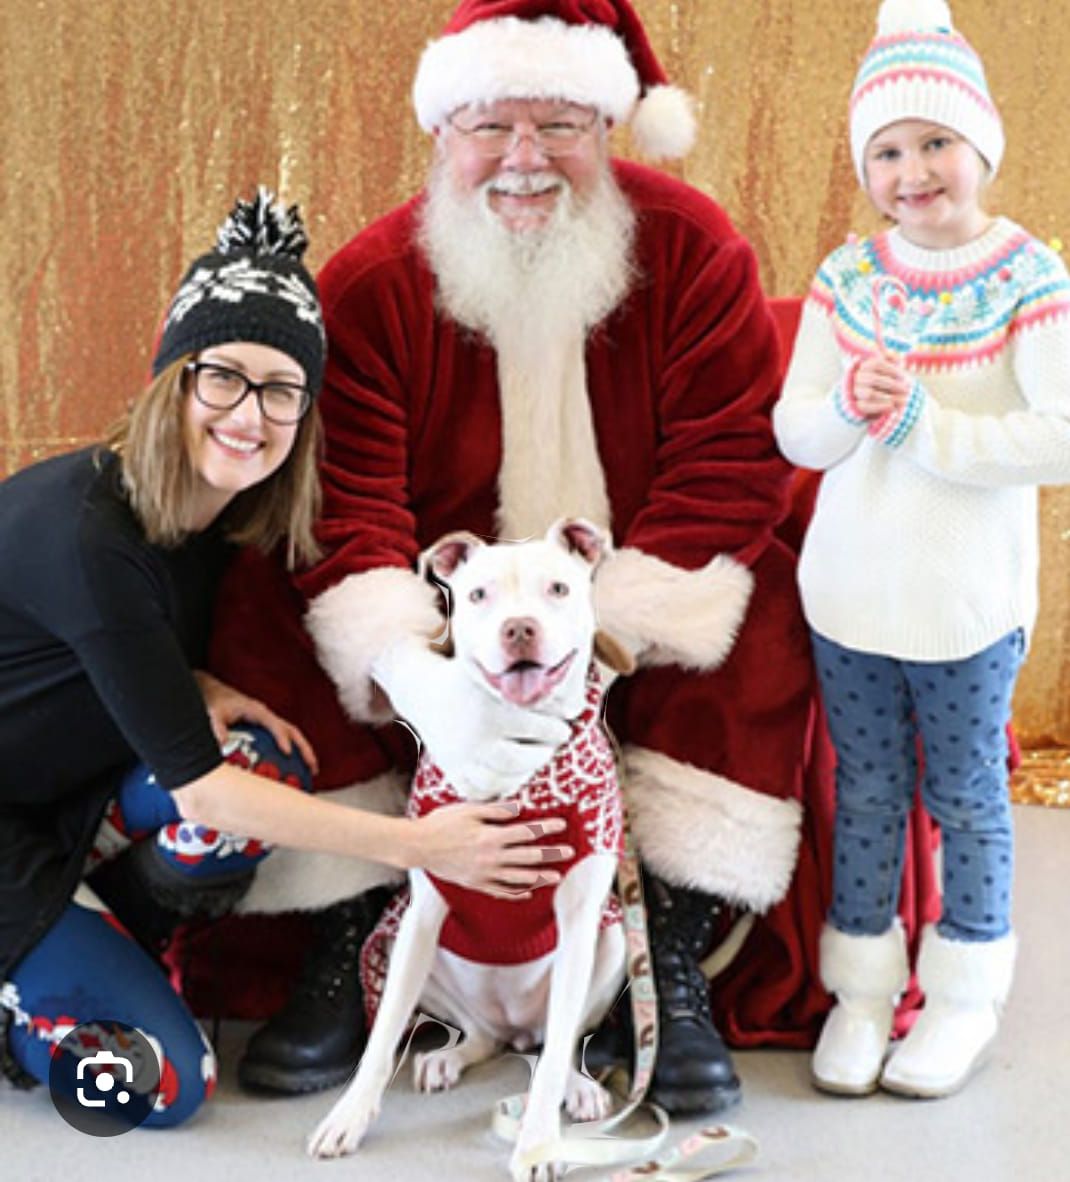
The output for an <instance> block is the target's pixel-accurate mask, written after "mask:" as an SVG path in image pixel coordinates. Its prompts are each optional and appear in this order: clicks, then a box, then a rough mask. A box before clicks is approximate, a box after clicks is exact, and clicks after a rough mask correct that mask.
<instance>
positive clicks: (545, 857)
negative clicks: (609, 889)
mask: <svg viewBox="0 0 1070 1182" xmlns="http://www.w3.org/2000/svg"><path fill="white" fill-rule="evenodd" d="M515 816H516V808H515V807H514V806H512V805H509V804H451V805H446V806H444V807H443V808H440V809H436V810H435V811H434V812H432V813H429V814H428V815H427V816H424V817H421V818H420V819H419V820H417V821H414V822H412V825H413V830H414V833H415V835H416V839H415V846H416V848H415V850H414V854H413V857H412V861H411V865H413V866H419V867H421V868H422V869H424V870H427V871H428V872H429V873H431V874H434V875H436V876H437V877H439V878H444V879H446V880H447V881H449V882H455V883H457V884H458V885H460V886H464V887H469V888H471V889H472V890H477V891H483V892H485V893H486V894H488V895H494V896H495V897H496V898H499V899H527V898H530V897H531V893H532V891H534V890H537V889H538V888H539V887H544V886H553V885H554V884H555V883H557V882H559V881H560V880H561V875H560V874H559V873H558V872H557V871H556V870H548V869H547V866H549V865H552V864H553V863H555V862H564V861H567V860H568V859H569V858H571V857H572V856H573V854H574V851H573V849H572V847H571V846H567V845H539V844H536V843H537V842H539V841H540V840H541V839H542V838H543V837H546V836H549V835H551V834H554V833H560V832H561V830H562V829H564V828H565V822H564V821H562V820H559V819H558V818H553V819H548V820H544V821H531V822H525V823H521V824H516V825H509V824H505V822H507V821H509V820H510V819H512V818H513V817H515Z"/></svg>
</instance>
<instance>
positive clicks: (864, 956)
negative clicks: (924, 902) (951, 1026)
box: [811, 919, 910, 1096]
mask: <svg viewBox="0 0 1070 1182" xmlns="http://www.w3.org/2000/svg"><path fill="white" fill-rule="evenodd" d="M820 954H821V980H822V982H823V983H824V985H825V988H826V989H827V990H828V991H829V992H830V993H834V994H835V995H836V1005H835V1006H834V1007H833V1008H832V1012H831V1013H830V1014H829V1016H828V1017H827V1018H826V1019H825V1025H824V1027H823V1028H822V1030H821V1037H820V1038H819V1039H818V1040H817V1047H816V1048H815V1050H814V1057H813V1059H812V1061H811V1073H812V1075H813V1079H814V1083H815V1084H816V1085H817V1087H819V1088H821V1090H822V1091H825V1092H836V1093H837V1094H839V1095H843V1096H865V1095H868V1094H869V1093H870V1092H872V1091H874V1090H875V1089H876V1087H877V1080H878V1078H879V1076H880V1073H881V1066H882V1065H883V1063H884V1056H885V1054H886V1053H887V1050H888V1039H889V1038H890V1036H891V1033H892V1021H893V1019H894V1017H895V1006H896V1002H897V1001H898V1000H899V997H900V995H901V994H902V992H903V990H904V989H905V988H906V987H907V982H908V981H909V980H910V970H909V968H908V966H907V951H906V940H905V939H904V936H903V928H902V925H901V924H900V922H899V920H898V919H896V920H894V921H893V923H892V925H891V927H889V928H888V930H887V931H885V932H882V933H881V934H880V935H879V936H852V935H848V934H847V933H846V932H841V931H840V930H839V929H838V928H834V927H832V925H831V924H826V925H825V928H824V930H823V931H822V933H821V944H820Z"/></svg>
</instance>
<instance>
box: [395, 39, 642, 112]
mask: <svg viewBox="0 0 1070 1182" xmlns="http://www.w3.org/2000/svg"><path fill="white" fill-rule="evenodd" d="M412 97H413V103H414V105H415V107H416V117H417V119H418V120H419V121H420V126H421V127H422V128H423V129H424V131H434V130H435V128H437V127H441V126H442V124H443V122H444V121H445V120H446V117H447V116H448V115H450V114H452V113H453V112H454V111H456V110H458V108H460V107H463V106H467V104H469V103H490V102H494V101H496V100H498V99H506V98H526V99H535V98H547V99H565V100H567V101H568V102H573V103H579V104H580V105H582V106H587V107H596V108H597V109H598V110H599V111H601V112H602V114H603V115H607V116H608V117H609V118H611V119H613V120H614V121H615V122H617V123H623V122H625V121H626V120H627V119H628V117H629V115H630V114H631V111H632V107H633V106H634V105H635V101H636V99H637V98H638V97H639V77H638V75H637V74H636V72H635V67H634V66H633V65H632V61H631V58H630V57H629V56H628V51H627V49H626V48H625V45H624V42H623V41H622V40H621V39H620V38H619V37H618V36H617V35H616V34H615V33H613V32H611V31H610V30H609V29H608V28H606V27H605V26H603V25H594V24H592V25H568V24H566V23H565V22H564V21H560V20H556V19H554V18H552V17H548V18H544V19H542V20H535V21H527V20H519V19H518V18H517V17H513V16H506V17H499V18H496V19H493V20H483V21H478V22H477V23H475V24H473V25H469V26H468V28H466V29H464V30H462V31H461V32H460V33H452V34H449V35H447V36H445V37H441V38H439V39H438V40H437V41H432V42H431V43H430V44H429V45H428V46H427V48H426V49H425V50H424V52H423V56H422V57H421V58H420V64H419V66H418V68H417V70H416V79H415V81H414V83H413V88H412Z"/></svg>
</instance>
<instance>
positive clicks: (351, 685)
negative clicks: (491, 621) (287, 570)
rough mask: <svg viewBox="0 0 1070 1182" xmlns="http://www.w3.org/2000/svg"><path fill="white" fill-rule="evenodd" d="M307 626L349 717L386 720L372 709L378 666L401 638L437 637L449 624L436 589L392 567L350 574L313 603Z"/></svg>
mask: <svg viewBox="0 0 1070 1182" xmlns="http://www.w3.org/2000/svg"><path fill="white" fill-rule="evenodd" d="M305 624H306V626H307V628H308V630H309V632H310V633H311V635H312V639H313V640H314V641H315V642H316V652H317V655H318V656H319V660H320V664H321V665H322V666H323V668H324V669H326V670H327V672H328V674H329V675H330V677H331V680H332V681H333V682H334V684H335V686H336V687H337V689H338V696H339V699H340V700H341V702H342V705H343V706H344V707H345V709H346V711H347V713H348V714H349V715H350V717H352V718H355V719H356V720H357V721H358V722H383V721H386V720H387V719H388V718H389V717H391V716H390V715H383V714H382V713H379V712H377V711H376V710H375V708H374V706H373V693H372V682H371V667H372V665H373V663H374V662H375V660H376V659H377V658H378V657H380V656H381V655H382V654H383V653H384V652H385V651H386V650H387V649H388V648H390V646H391V645H393V644H395V643H396V642H397V641H399V640H403V639H405V638H407V637H413V636H417V637H421V636H422V637H426V638H427V639H432V638H434V637H436V636H438V635H439V634H440V633H441V632H442V630H443V628H444V626H445V621H444V620H443V618H442V615H441V613H440V612H439V608H438V592H437V591H436V590H435V588H434V587H432V586H431V585H430V584H429V583H426V582H424V580H423V579H421V578H420V577H419V576H418V575H416V574H415V573H413V572H412V571H410V570H405V569H403V568H402V567H394V566H391V567H379V568H378V569H376V570H370V571H365V572H364V574H359V575H349V576H348V577H347V578H345V579H343V580H342V582H340V583H339V584H338V585H337V586H335V587H331V588H330V589H329V590H327V591H324V592H323V594H322V595H319V596H318V597H317V598H316V599H314V600H313V601H312V604H311V606H310V607H309V609H308V614H307V615H306V616H305Z"/></svg>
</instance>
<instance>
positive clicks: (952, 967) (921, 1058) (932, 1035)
mask: <svg viewBox="0 0 1070 1182" xmlns="http://www.w3.org/2000/svg"><path fill="white" fill-rule="evenodd" d="M1017 945H1018V941H1017V938H1016V937H1015V935H1014V934H1013V932H1012V933H1009V934H1008V935H1006V936H1003V937H1002V938H1001V939H999V940H989V941H984V942H974V941H965V940H948V939H947V938H946V937H944V936H941V935H940V933H939V932H938V931H937V930H936V928H935V927H932V926H930V927H927V928H926V929H925V931H924V932H923V933H922V940H921V952H920V954H919V956H918V984H919V985H920V986H921V988H922V990H923V991H924V993H925V1008H924V1009H923V1010H922V1011H921V1014H920V1015H919V1017H918V1020H917V1022H915V1023H914V1027H913V1029H912V1030H911V1031H910V1033H909V1034H908V1035H907V1036H906V1038H904V1039H903V1041H902V1042H901V1043H900V1044H899V1046H898V1047H897V1048H896V1049H895V1050H894V1051H893V1052H892V1054H891V1056H890V1058H889V1059H888V1063H887V1064H886V1066H885V1068H884V1071H883V1073H882V1075H881V1080H880V1083H881V1087H882V1088H886V1089H887V1090H888V1091H890V1092H898V1093H899V1094H900V1095H903V1096H924V1097H936V1096H949V1095H950V1094H951V1093H952V1092H955V1091H957V1090H958V1089H959V1088H961V1087H962V1085H963V1084H964V1083H965V1082H966V1081H967V1080H968V1079H969V1078H970V1076H971V1075H972V1074H973V1073H974V1071H976V1070H977V1068H978V1067H980V1066H981V1064H982V1063H983V1062H984V1061H985V1058H986V1057H987V1052H988V1049H989V1048H990V1047H991V1045H992V1043H993V1041H994V1040H995V1037H996V1031H997V1029H998V1028H999V1016H1000V1013H1001V1011H1002V1009H1003V1003H1004V1002H1005V1001H1006V999H1007V994H1008V993H1009V992H1010V987H1011V978H1012V976H1013V974H1014V956H1015V952H1016V951H1017Z"/></svg>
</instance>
